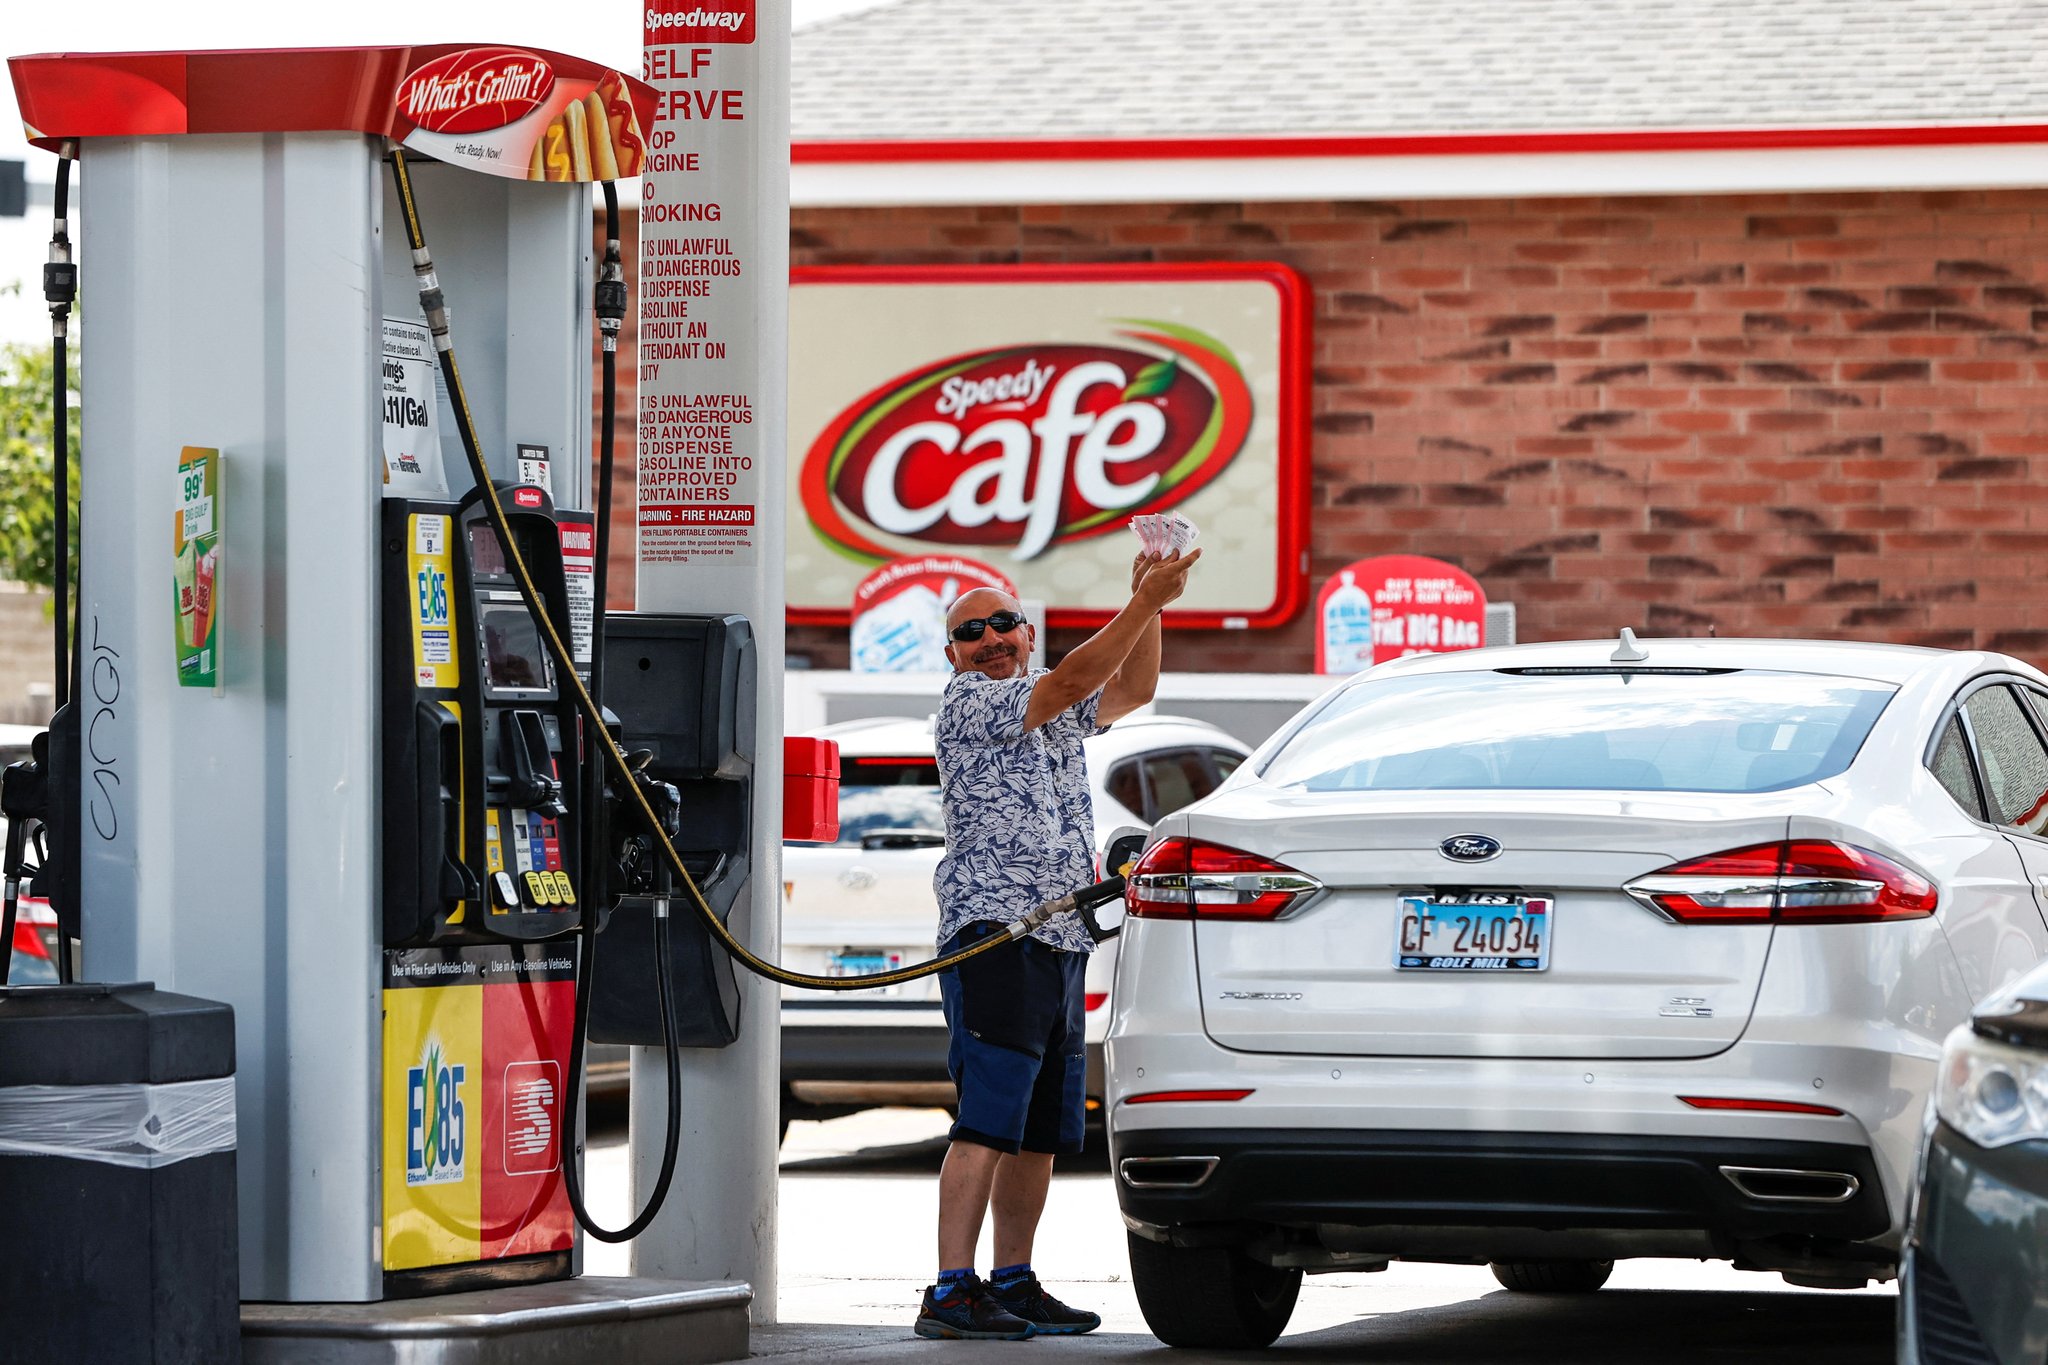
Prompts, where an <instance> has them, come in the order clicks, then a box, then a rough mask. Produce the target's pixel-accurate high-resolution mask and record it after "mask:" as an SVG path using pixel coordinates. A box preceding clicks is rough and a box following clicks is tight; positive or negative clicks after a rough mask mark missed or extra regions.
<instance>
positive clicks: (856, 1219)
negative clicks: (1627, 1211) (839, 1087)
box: [586, 1110, 1897, 1365]
mask: <svg viewBox="0 0 2048 1365" xmlns="http://www.w3.org/2000/svg"><path fill="white" fill-rule="evenodd" d="M945 1129H946V1117H945V1115H944V1114H943V1113H941V1112H939V1111H936V1110H929V1111H903V1110H877V1111H872V1112H870V1113H865V1114H857V1115H855V1116H853V1117H851V1118H846V1119H839V1120H835V1121H833V1122H831V1123H798V1124H794V1125H792V1126H791V1128H790V1132H789V1140H788V1141H787V1142H786V1143H785V1144H784V1145H783V1153H782V1177H781V1181H780V1184H779V1189H778V1193H779V1197H780V1238H779V1241H780V1248H781V1256H780V1263H779V1270H780V1275H781V1286H780V1289H781V1292H780V1294H779V1296H778V1302H777V1310H778V1311H777V1317H778V1325H775V1326H767V1327H757V1328H755V1329H754V1333H753V1339H752V1346H753V1351H754V1355H755V1356H756V1357H757V1358H760V1359H771V1360H772V1359H786V1358H791V1357H808V1358H815V1359H817V1360H820V1361H830V1362H834V1363H835V1365H836V1363H837V1362H881V1361H894V1360H908V1359H917V1360H930V1361H933V1362H934V1363H935V1365H936V1362H939V1361H942V1360H944V1361H952V1360H996V1359H1019V1360H1022V1359H1035V1360H1039V1361H1041V1362H1046V1361H1048V1360H1049V1359H1050V1358H1051V1357H1055V1356H1057V1357H1060V1358H1067V1357H1079V1358H1085V1359H1111V1358H1113V1359H1118V1360H1132V1361H1158V1362H1173V1365H1202V1363H1203V1362H1209V1361H1227V1360H1235V1361H1243V1360H1250V1359H1259V1358H1266V1357H1271V1358H1275V1359H1282V1360H1300V1361H1338V1360H1343V1361H1357V1360H1371V1361H1373V1362H1375V1365H1404V1363H1405V1362H1415V1363H1416V1365H1423V1363H1424V1362H1427V1365H1448V1363H1449V1362H1467V1361H1469V1362H1475V1365H1476V1363H1478V1362H1486V1363H1487V1365H1498V1362H1505V1361H1515V1362H1529V1365H1610V1363H1611V1365H1623V1362H1627V1363H1628V1365H1637V1363H1638V1362H1643V1361H1655V1362H1657V1365H1734V1363H1735V1362H1737V1361H1741V1362H1743V1363H1744V1365H1754V1362H1759V1361H1773V1360H1782V1361H1789V1362H1797V1365H1889V1363H1890V1362H1891V1360H1892V1357H1893V1348H1892V1340H1891V1333H1892V1315H1893V1311H1894V1305H1895V1303H1896V1299H1897V1295H1896V1293H1895V1292H1894V1291H1893V1290H1892V1289H1891V1287H1890V1286H1884V1287H1880V1288H1874V1289H1868V1290H1863V1291H1858V1292H1853V1293H1847V1292H1841V1291H1818V1290H1795V1289H1791V1288H1789V1287H1788V1286H1787V1285H1785V1283H1784V1282H1783V1281H1782V1280H1781V1279H1779V1278H1778V1277H1777V1276H1775V1275H1760V1274H1749V1273H1744V1272H1741V1271H1737V1270H1734V1269H1731V1268H1730V1267H1728V1266H1727V1265H1725V1264H1722V1263H1708V1264H1699V1263H1694V1262H1685V1261H1632V1262H1624V1263H1622V1264H1621V1265H1620V1266H1619V1267H1617V1268H1616V1271H1615V1275H1614V1278H1613V1279H1612V1280H1611V1281H1610V1282H1609V1286H1608V1288H1606V1289H1603V1290H1602V1291H1601V1292H1599V1293H1598V1294H1592V1295H1584V1296H1560V1297H1555V1298H1553V1297H1548V1296H1537V1295H1519V1294H1510V1293H1508V1292H1507V1291H1505V1290H1503V1289H1502V1288H1501V1287H1500V1286H1499V1284H1497V1283H1496V1282H1495V1281H1494V1278H1493V1276H1492V1275H1491V1273H1489V1272H1488V1271H1487V1269H1486V1268H1485V1267H1484V1266H1445V1265H1425V1264H1396V1265H1394V1266H1392V1267H1390V1268H1389V1269H1387V1270H1385V1271H1383V1272H1380V1273H1377V1274H1343V1275H1317V1276H1311V1277H1309V1278H1308V1279H1306V1280H1305V1281H1303V1283H1302V1289H1301V1298H1300V1301H1299V1302H1298V1304H1297V1306H1296V1308H1295V1311H1294V1315H1293V1318H1292V1319H1291V1321H1290V1323H1289V1325H1288V1334H1287V1335H1286V1336H1283V1337H1282V1338H1281V1339H1280V1340H1279V1341H1278V1342H1277V1343H1275V1345H1274V1346H1273V1347H1272V1348H1270V1350H1269V1351H1268V1352H1264V1353H1244V1352H1222V1353H1210V1352H1191V1351H1179V1350H1173V1349H1170V1348H1168V1347H1166V1346H1163V1345H1161V1344H1160V1342H1159V1341H1158V1339H1157V1338H1156V1337H1154V1336H1153V1335H1152V1334H1151V1333H1150V1331H1149V1330H1147V1328H1146V1325H1145V1319H1144V1316H1143V1314H1142V1313H1140V1311H1139V1309H1138V1301H1137V1296H1136V1294H1135V1292H1134V1291H1133V1289H1132V1287H1131V1284H1130V1278H1129V1276H1130V1269H1129V1263H1128V1260H1127V1257H1126V1252H1125V1246H1124V1229H1123V1222H1122V1219H1121V1218H1120V1216H1119V1214H1118V1211H1117V1205H1116V1194H1115V1191H1114V1189H1113V1188H1112V1186H1111V1184H1110V1179H1109V1173H1108V1163H1107V1160H1106V1159H1105V1158H1104V1157H1102V1156H1100V1155H1096V1156H1092V1157H1090V1156H1083V1157H1078V1158H1074V1159H1072V1160H1068V1159H1066V1158H1062V1159H1061V1162H1060V1165H1059V1168H1058V1169H1059V1173H1058V1174H1056V1175H1055V1177H1054V1179H1053V1188H1052V1192H1051V1195H1050V1197H1049V1198H1048V1200H1047V1203H1046V1212H1045V1217H1044V1220H1043V1221H1042V1223H1041V1224H1040V1230H1039V1238H1038V1244H1037V1246H1036V1248H1035V1252H1034V1256H1033V1261H1034V1262H1035V1264H1036V1265H1037V1267H1038V1269H1039V1272H1040V1274H1041V1275H1042V1276H1043V1277H1044V1279H1045V1281H1046V1285H1047V1287H1048V1288H1049V1289H1051V1290H1052V1291H1053V1292H1054V1293H1055V1294H1057V1295H1059V1297H1061V1298H1063V1299H1065V1300H1067V1301H1068V1302H1069V1303H1072V1304H1074V1305H1076V1306H1077V1307H1084V1308H1089V1309H1092V1310H1094V1311H1096V1312H1098V1313H1101V1314H1102V1317H1103V1325H1102V1328H1101V1330H1100V1331H1097V1332H1094V1333H1091V1334H1089V1335H1087V1336H1080V1337H1059V1338H1040V1339H1038V1340H1033V1341H1018V1342H1001V1341H992V1342H962V1341H925V1340H921V1339H919V1338H918V1337H916V1336H914V1335H913V1334H912V1332H911V1330H910V1324H911V1321H912V1319H913V1318H915V1317H916V1315H917V1304H918V1299H919V1297H920V1295H921V1294H922V1293H923V1292H924V1287H925V1285H926V1284H927V1283H928V1282H929V1281H930V1279H931V1277H932V1274H933V1267H932V1263H931V1262H932V1250H933V1239H934V1236H935V1228H936V1225H937V1218H938V1183H937V1178H936V1177H937V1173H938V1166H939V1161H940V1160H941V1158H942V1157H943V1156H944V1152H945V1139H944V1134H945ZM621 1137H622V1135H621ZM590 1169H591V1172H592V1174H591V1194H592V1202H593V1204H594V1205H597V1206H598V1212H599V1214H600V1216H601V1217H603V1218H606V1219H607V1220H610V1221H613V1222H623V1221H625V1219H626V1217H627V1216H628V1214H629V1213H630V1210H628V1209H627V1208H626V1206H625V1197H624V1196H625V1188H624V1187H625V1148H624V1146H623V1145H622V1142H620V1141H617V1140H609V1141H608V1140H606V1139H604V1138H600V1139H599V1140H598V1141H596V1142H593V1144H592V1150H591V1161H590ZM984 1236H986V1234H984ZM586 1248H587V1250H586V1261H587V1264H588V1268H589V1270H590V1272H591V1273H593V1274H625V1273H627V1271H626V1266H627V1254H626V1250H625V1249H624V1248H622V1247H609V1246H605V1245H603V1244H600V1243H595V1242H591V1243H587V1244H586ZM984 1259H985V1254H984ZM986 1268H987V1267H986V1266H984V1267H983V1269H986Z"/></svg>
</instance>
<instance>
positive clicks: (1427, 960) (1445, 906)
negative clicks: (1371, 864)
mask: <svg viewBox="0 0 2048 1365" xmlns="http://www.w3.org/2000/svg"><path fill="white" fill-rule="evenodd" d="M1553 908H1554V907H1553V903H1552V901H1551V898H1550V897H1548V896H1531V895H1527V894H1524V893H1523V892H1519V891H1470V892H1446V893H1438V894H1433V895H1407V896H1403V897H1401V915H1400V921H1399V924H1398V925H1397V927H1396V936H1395V942H1394V967H1395V969H1396V970H1399V971H1404V972H1540V971H1542V970H1544V969H1545V968H1546V967H1548V966H1549V965H1550V917H1551V912H1552V910H1553Z"/></svg>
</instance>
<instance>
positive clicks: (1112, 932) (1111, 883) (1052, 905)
mask: <svg viewBox="0 0 2048 1365" xmlns="http://www.w3.org/2000/svg"><path fill="white" fill-rule="evenodd" d="M1123 894H1124V879H1123V878H1122V877H1109V878H1106V879H1105V880H1103V881H1099V882H1097V883H1095V884H1094V885H1093V886H1084V887H1082V888H1081V889H1080V890H1079V891H1071V892H1068V893H1067V894H1066V895H1064V896H1061V897H1059V898H1057V899H1056V900H1049V901H1047V902H1046V903H1045V904H1043V905H1041V906H1039V907H1038V908H1037V909H1036V910H1033V911H1031V912H1030V913H1028V914H1026V915H1025V916H1024V918H1022V919H1020V920H1018V921H1017V922H1016V923H1015V924H1013V925H1011V926H1010V937H1011V938H1022V937H1024V936H1025V935H1026V934H1028V933H1030V932H1031V931H1032V930H1033V929H1036V928H1038V927H1039V926H1040V925H1042V924H1044V923H1045V922H1046V921H1047V920H1049V919H1051V918H1052V917H1053V916H1054V915H1067V914H1075V915H1079V916H1080V917H1081V923H1082V925H1083V926H1084V927H1085V928H1086V929H1087V930H1088V937H1090V938H1092V939H1094V940H1095V941H1096V942H1097V943H1101V942H1102V941H1104V940H1105V939H1112V938H1115V937H1116V936H1117V935H1118V934H1120V933H1122V932H1123V926H1122V925H1121V924H1119V925H1117V926H1115V927H1114V928H1104V927H1103V925H1102V923H1101V922H1100V921H1099V920H1098V919H1097V918H1096V916H1095V912H1096V910H1097V909H1098V908H1099V907H1101V906H1104V905H1107V904H1109V903H1110V902H1111V901H1113V900H1116V899H1117V898H1118V897H1120V896H1122V895H1123Z"/></svg>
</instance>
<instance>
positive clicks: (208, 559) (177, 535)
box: [171, 446, 221, 687]
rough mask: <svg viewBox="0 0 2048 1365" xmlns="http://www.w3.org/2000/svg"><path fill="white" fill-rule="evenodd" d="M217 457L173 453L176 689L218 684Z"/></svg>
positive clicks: (204, 449) (192, 449)
mask: <svg viewBox="0 0 2048 1365" xmlns="http://www.w3.org/2000/svg"><path fill="white" fill-rule="evenodd" d="M220 507H221V500H220V451H218V450H216V449H213V448H212V447H209V446H186V447H184V449H182V450H181V451H179V453H178V502H177V511H176V512H175V513H174V514H173V516H172V519H171V566H172V567H171V605H172V610H173V611H174V612H175V613H176V618H175V623H174V624H175V626H176V630H177V641H178V656H177V657H178V685H179V686H180V687H214V686H217V685H218V684H219V682H220V630H219V622H220V613H219V611H218V609H217V608H218V605H219V596H218V593H217V591H216V584H217V583H218V580H219V574H220V520H221V518H220Z"/></svg>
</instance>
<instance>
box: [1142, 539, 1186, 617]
mask: <svg viewBox="0 0 2048 1365" xmlns="http://www.w3.org/2000/svg"><path fill="white" fill-rule="evenodd" d="M1201 557H1202V552H1201V551H1200V550H1189V551H1188V552H1187V553H1186V554H1177V555H1167V556H1166V557H1165V558H1163V559H1152V560H1149V563H1148V562H1146V561H1147V559H1148V557H1147V556H1144V555H1140V556H1139V560H1140V568H1139V573H1138V582H1137V586H1136V587H1135V588H1133V589H1132V590H1131V600H1132V601H1133V602H1137V603H1139V604H1140V605H1141V606H1143V607H1145V608H1146V609H1148V610H1150V611H1151V612H1153V613H1154V614H1157V613H1158V612H1161V611H1164V610H1165V609H1166V604H1167V603H1169V602H1171V601H1173V600H1174V599H1175V598H1177V597H1179V596H1180V595H1181V593H1182V592H1184V591H1186V590H1187V586H1188V570H1189V569H1192V568H1193V567H1194V566H1195V561H1196V560H1198V559H1200V558H1201Z"/></svg>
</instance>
